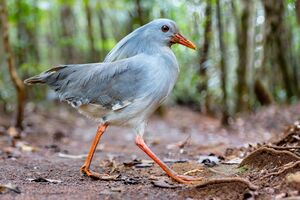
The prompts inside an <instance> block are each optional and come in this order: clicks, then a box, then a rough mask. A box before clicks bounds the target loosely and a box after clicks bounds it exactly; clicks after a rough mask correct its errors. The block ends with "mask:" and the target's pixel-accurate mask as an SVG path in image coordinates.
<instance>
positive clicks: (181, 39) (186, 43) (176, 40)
mask: <svg viewBox="0 0 300 200" xmlns="http://www.w3.org/2000/svg"><path fill="white" fill-rule="evenodd" d="M171 42H172V43H178V44H181V45H184V46H186V47H188V48H191V49H196V45H194V44H193V43H192V42H191V41H189V40H187V39H186V38H185V37H183V36H182V35H181V34H179V33H176V34H174V36H173V37H172V40H171Z"/></svg>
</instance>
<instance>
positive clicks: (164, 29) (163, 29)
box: [161, 25, 170, 33]
mask: <svg viewBox="0 0 300 200" xmlns="http://www.w3.org/2000/svg"><path fill="white" fill-rule="evenodd" d="M169 29H170V28H169V27H168V26H167V25H163V26H162V27H161V31H162V32H164V33H165V32H168V31H169Z"/></svg>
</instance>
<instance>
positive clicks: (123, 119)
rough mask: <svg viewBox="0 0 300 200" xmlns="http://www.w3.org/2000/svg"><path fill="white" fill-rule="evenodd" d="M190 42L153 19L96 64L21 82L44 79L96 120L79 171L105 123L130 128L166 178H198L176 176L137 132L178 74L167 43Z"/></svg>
mask: <svg viewBox="0 0 300 200" xmlns="http://www.w3.org/2000/svg"><path fill="white" fill-rule="evenodd" d="M176 43H179V44H182V45H184V46H186V47H189V48H191V49H196V46H195V45H194V44H193V43H192V42H190V41H189V40H187V39H185V38H184V37H183V36H182V35H180V34H179V31H178V28H177V26H176V24H175V22H174V21H172V20H169V19H156V20H153V21H151V22H150V23H148V24H146V25H144V26H142V27H140V28H138V29H136V30H135V31H133V32H132V33H130V34H129V35H127V36H126V37H125V38H123V39H122V40H121V41H120V42H119V43H118V44H117V45H116V46H115V47H114V48H113V49H112V50H111V51H110V53H109V54H108V55H107V56H106V58H105V60H104V62H102V63H90V64H74V65H73V64H72V65H61V66H58V67H54V68H52V69H49V70H48V71H45V72H43V73H41V74H39V75H37V76H34V77H32V78H29V79H27V80H25V83H26V84H36V83H41V84H47V85H49V86H50V88H52V89H53V90H54V91H55V92H56V93H57V94H58V95H59V98H60V99H61V100H63V101H67V102H68V103H69V104H71V105H72V106H73V107H74V108H76V109H77V110H78V111H79V112H80V113H82V114H84V115H86V116H88V117H89V118H93V119H95V120H97V121H98V122H99V123H100V125H99V127H98V130H97V133H96V136H95V138H94V141H93V143H92V145H91V148H90V151H89V154H88V156H87V158H86V161H85V163H84V165H83V166H82V167H81V169H80V170H81V172H82V173H84V174H86V175H87V176H90V177H94V178H101V177H102V176H105V175H100V174H98V173H95V172H92V171H90V164H91V161H92V158H93V155H94V152H95V149H96V147H97V144H98V142H99V140H100V137H101V136H102V134H103V133H104V131H105V129H106V128H107V127H108V126H109V125H117V126H129V127H132V128H133V129H134V130H135V131H136V139H135V143H136V145H137V146H138V147H139V148H141V149H142V150H143V151H144V152H145V153H146V154H147V155H148V156H149V157H151V158H152V159H153V160H154V161H155V162H156V163H157V164H158V165H159V166H160V167H161V168H162V169H163V170H164V171H165V172H166V173H167V174H168V175H169V176H170V177H172V178H173V179H174V180H176V181H178V182H181V183H191V182H193V181H196V180H200V178H193V177H190V176H184V175H178V174H177V173H176V172H175V171H173V170H172V169H170V168H169V167H168V166H167V165H166V164H165V163H163V162H162V161H161V160H160V159H159V158H158V157H157V156H156V155H155V154H154V153H153V152H152V151H151V150H150V149H149V147H148V146H147V145H146V144H145V142H144V140H143V134H144V130H145V124H146V122H147V120H148V118H149V116H150V115H151V114H152V113H153V112H154V111H155V109H156V108H157V107H158V106H159V105H160V104H161V103H162V102H163V101H164V100H165V99H166V97H167V96H168V95H169V94H170V92H171V90H172V89H173V87H174V85H175V82H176V80H177V77H178V73H179V66H178V63H177V61H176V57H175V55H174V53H173V52H172V50H171V46H172V45H173V44H176Z"/></svg>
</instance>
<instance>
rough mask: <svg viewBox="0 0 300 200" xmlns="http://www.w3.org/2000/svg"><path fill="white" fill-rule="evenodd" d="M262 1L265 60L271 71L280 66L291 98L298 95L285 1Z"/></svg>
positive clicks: (285, 87)
mask: <svg viewBox="0 0 300 200" xmlns="http://www.w3.org/2000/svg"><path fill="white" fill-rule="evenodd" d="M262 2H263V5H264V11H265V18H266V22H265V31H266V36H265V37H266V39H265V40H266V43H265V45H264V51H265V56H266V58H264V60H266V64H268V66H267V67H268V68H269V69H270V70H269V71H270V72H272V71H274V69H273V68H274V67H278V68H279V70H280V71H281V74H282V80H283V85H284V89H285V91H286V97H287V100H291V98H292V97H293V96H296V92H295V89H294V85H293V83H294V80H293V79H294V77H293V76H292V74H291V72H292V71H291V67H292V63H291V62H290V61H291V60H292V58H293V52H292V48H291V40H290V38H289V34H288V33H289V30H288V29H289V28H290V27H288V26H286V23H285V22H286V21H285V9H286V7H285V1H284V0H276V1H273V0H262ZM264 67H266V66H264ZM269 76H270V77H273V78H274V77H276V76H272V75H269Z"/></svg>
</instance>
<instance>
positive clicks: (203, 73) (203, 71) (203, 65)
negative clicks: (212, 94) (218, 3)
mask: <svg viewBox="0 0 300 200" xmlns="http://www.w3.org/2000/svg"><path fill="white" fill-rule="evenodd" d="M211 38H212V2H211V0H207V1H206V9H205V26H204V43H203V46H202V48H201V49H200V50H199V54H200V56H199V57H200V59H199V65H200V70H199V76H200V83H199V85H198V87H197V88H198V91H199V93H200V94H201V93H204V101H205V103H204V105H205V106H201V111H202V112H203V113H209V112H210V111H211V109H210V100H209V91H208V86H207V85H208V76H207V61H208V56H209V48H210V43H211ZM202 105H203V104H202Z"/></svg>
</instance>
